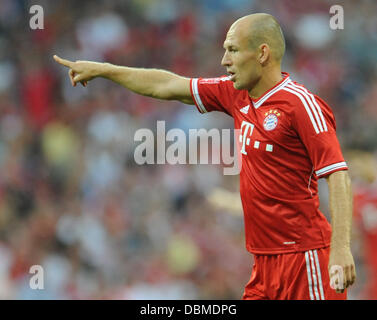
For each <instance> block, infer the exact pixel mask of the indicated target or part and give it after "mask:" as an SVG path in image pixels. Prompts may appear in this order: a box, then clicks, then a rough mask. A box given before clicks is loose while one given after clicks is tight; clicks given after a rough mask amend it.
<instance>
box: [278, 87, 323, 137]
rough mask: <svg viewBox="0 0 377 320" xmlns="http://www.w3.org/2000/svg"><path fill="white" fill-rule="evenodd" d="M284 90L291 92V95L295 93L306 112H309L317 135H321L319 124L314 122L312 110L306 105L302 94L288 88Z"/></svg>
mask: <svg viewBox="0 0 377 320" xmlns="http://www.w3.org/2000/svg"><path fill="white" fill-rule="evenodd" d="M283 90H285V91H288V92H290V93H293V94H294V95H296V96H297V97H298V98H299V99H300V100H301V102H302V104H303V105H304V107H305V110H306V112H307V114H308V116H309V118H310V121H311V122H312V125H313V127H314V130H315V133H317V134H318V133H319V130H318V126H317V123H316V122H315V120H314V118H313V114H312V112H311V110H310V108H309V106H308V104H307V103H306V101H305V99H304V97H303V96H302V94H301V93H299V92H297V91H294V90H292V89H289V88H287V87H285V88H283Z"/></svg>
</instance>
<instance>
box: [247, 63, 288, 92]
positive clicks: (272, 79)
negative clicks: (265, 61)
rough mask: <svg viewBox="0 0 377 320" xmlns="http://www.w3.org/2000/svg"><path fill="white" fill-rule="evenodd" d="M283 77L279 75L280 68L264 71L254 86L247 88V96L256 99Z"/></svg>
mask: <svg viewBox="0 0 377 320" xmlns="http://www.w3.org/2000/svg"><path fill="white" fill-rule="evenodd" d="M282 79H283V76H282V75H281V69H280V68H275V69H273V70H270V71H269V72H264V73H263V75H262V77H261V78H260V79H259V81H258V82H257V83H256V84H255V86H254V87H253V88H252V89H251V90H249V96H250V98H252V99H258V98H259V97H261V96H262V95H263V94H264V93H265V92H266V91H268V90H270V89H271V88H272V87H273V86H275V85H276V84H277V83H279V82H280V81H281V80H282Z"/></svg>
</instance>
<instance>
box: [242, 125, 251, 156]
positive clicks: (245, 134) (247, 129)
mask: <svg viewBox="0 0 377 320" xmlns="http://www.w3.org/2000/svg"><path fill="white" fill-rule="evenodd" d="M253 130H254V125H253V124H252V123H250V122H247V121H242V124H241V134H240V143H241V144H242V148H241V153H242V154H246V155H247V152H246V150H245V147H246V145H250V138H249V137H251V135H252V134H253Z"/></svg>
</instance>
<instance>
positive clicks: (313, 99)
mask: <svg viewBox="0 0 377 320" xmlns="http://www.w3.org/2000/svg"><path fill="white" fill-rule="evenodd" d="M290 84H291V85H293V86H295V87H296V88H300V89H301V90H303V91H305V93H306V94H307V95H308V96H309V98H310V99H311V100H312V102H313V103H314V105H315V107H316V108H317V110H318V114H319V116H320V118H321V121H322V124H323V128H324V130H325V131H328V130H327V125H326V120H325V118H324V116H323V113H322V109H321V107H320V106H319V104H318V102H317V100H316V99H315V97H314V95H313V94H312V93H310V92H309V91H308V90H307V89H306V88H305V87H304V86H300V85H297V84H294V83H293V82H290Z"/></svg>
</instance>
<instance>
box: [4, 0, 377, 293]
mask: <svg viewBox="0 0 377 320" xmlns="http://www.w3.org/2000/svg"><path fill="white" fill-rule="evenodd" d="M33 4H39V5H41V6H42V7H43V9H44V14H45V21H44V29H43V30H31V29H30V27H29V20H30V18H31V16H32V15H31V14H30V13H29V8H30V6H31V5H33ZM333 4H337V3H336V2H334V1H314V0H311V1H299V0H287V1H285V0H283V1H272V0H263V1H259V0H254V1H250V0H226V1H225V0H224V1H216V0H192V1H174V0H153V1H152V0H127V1H73V0H69V1H59V2H58V1H22V0H0V170H1V175H0V261H1V263H0V298H2V299H30V298H31V299H46V298H48V299H98V298H101V299H155V298H157V299H192V298H197V299H239V298H240V297H241V295H242V292H243V287H244V285H245V284H246V282H247V281H248V279H249V276H250V270H251V266H252V258H251V256H250V255H249V254H248V253H247V252H246V250H245V249H244V230H243V222H242V216H241V215H240V212H238V213H237V212H233V211H231V210H228V209H227V208H221V207H218V206H214V205H213V203H211V202H209V201H208V197H209V196H210V195H211V192H212V191H213V190H215V188H224V189H226V190H229V191H233V192H237V190H238V176H223V174H222V168H221V166H219V165H175V166H171V165H145V166H138V165H136V164H135V162H134V158H133V151H134V148H135V146H136V145H137V144H136V143H135V142H134V141H133V135H134V132H135V131H136V130H137V129H139V128H150V129H152V130H153V129H155V128H156V121H157V120H165V121H166V124H167V126H168V128H182V129H184V130H188V129H189V128H206V129H209V128H231V127H232V119H231V118H229V117H227V116H226V115H222V114H220V113H213V114H209V115H200V114H199V113H198V112H197V111H196V110H195V108H194V107H190V106H186V105H183V104H180V103H176V102H162V101H157V100H152V99H149V98H145V97H141V96H137V95H135V94H132V93H130V92H128V91H127V90H125V89H123V88H122V87H120V86H117V85H115V84H113V83H111V82H109V81H105V80H102V79H96V80H94V81H93V82H91V83H90V84H89V86H88V87H87V88H82V87H81V86H80V87H76V88H72V87H71V85H70V83H69V79H68V76H67V70H66V69H65V68H63V67H61V66H59V65H57V64H56V63H55V62H54V61H53V59H52V55H53V54H58V55H60V56H61V57H63V58H67V59H73V60H76V59H77V60H79V59H85V60H97V61H109V62H112V63H115V64H121V65H128V66H135V67H156V68H164V69H168V70H172V71H174V72H176V73H179V74H182V75H185V76H195V77H198V76H203V77H210V76H218V75H222V74H223V73H224V69H223V68H222V67H221V65H220V61H221V57H222V54H223V49H222V42H223V40H224V36H225V33H226V31H227V29H228V28H229V26H230V24H231V23H232V22H233V21H234V20H235V19H236V18H238V17H240V16H243V15H245V14H248V13H252V12H267V13H271V14H273V15H275V16H276V17H277V18H278V20H279V21H280V22H281V24H282V27H283V30H284V32H285V37H286V42H287V53H286V57H285V59H284V70H285V71H288V72H290V73H291V75H292V77H293V78H294V79H296V80H298V81H299V82H302V83H304V84H305V85H306V86H307V87H308V88H310V89H311V90H312V91H314V92H316V93H318V94H319V95H320V96H321V97H322V98H324V99H325V100H326V101H327V102H328V103H329V104H330V106H331V107H332V108H333V110H334V113H335V115H336V118H337V128H338V135H339V139H340V142H341V145H342V147H343V149H344V150H345V155H346V160H347V161H348V162H349V164H350V166H351V168H352V169H353V170H352V171H351V175H352V179H353V182H354V191H355V194H357V196H358V197H359V198H360V199H361V202H360V201H359V202H357V201H356V203H355V208H356V210H355V219H354V228H353V241H352V247H353V253H354V258H355V262H356V266H357V275H358V279H357V282H356V284H355V285H354V286H353V287H352V289H351V290H349V297H350V298H351V299H371V298H376V297H377V295H376V290H377V289H376V278H377V267H376V261H375V260H376V257H374V255H373V245H374V244H377V241H376V237H377V231H376V230H377V209H376V204H375V203H376V198H377V188H376V183H375V169H376V158H375V156H376V154H375V150H376V145H377V139H376V137H377V125H376V120H377V111H376V100H377V63H376V56H377V20H376V19H375V13H376V12H377V2H376V1H372V0H371V1H341V2H339V4H341V5H342V6H343V8H344V11H345V29H344V30H336V31H334V30H331V29H330V28H329V19H330V14H329V8H330V6H331V5H333ZM168 128H167V129H168ZM156 143H158V142H156ZM320 190H321V193H320V194H321V201H322V209H323V211H324V212H325V213H326V214H327V216H328V210H327V206H328V203H327V197H326V183H325V182H324V181H321V184H320ZM373 202H374V203H373ZM365 208H367V209H365ZM32 265H41V266H42V267H43V268H44V276H45V277H44V287H45V288H44V290H32V289H30V287H29V279H30V277H31V276H32V275H31V274H29V268H30V266H32Z"/></svg>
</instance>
